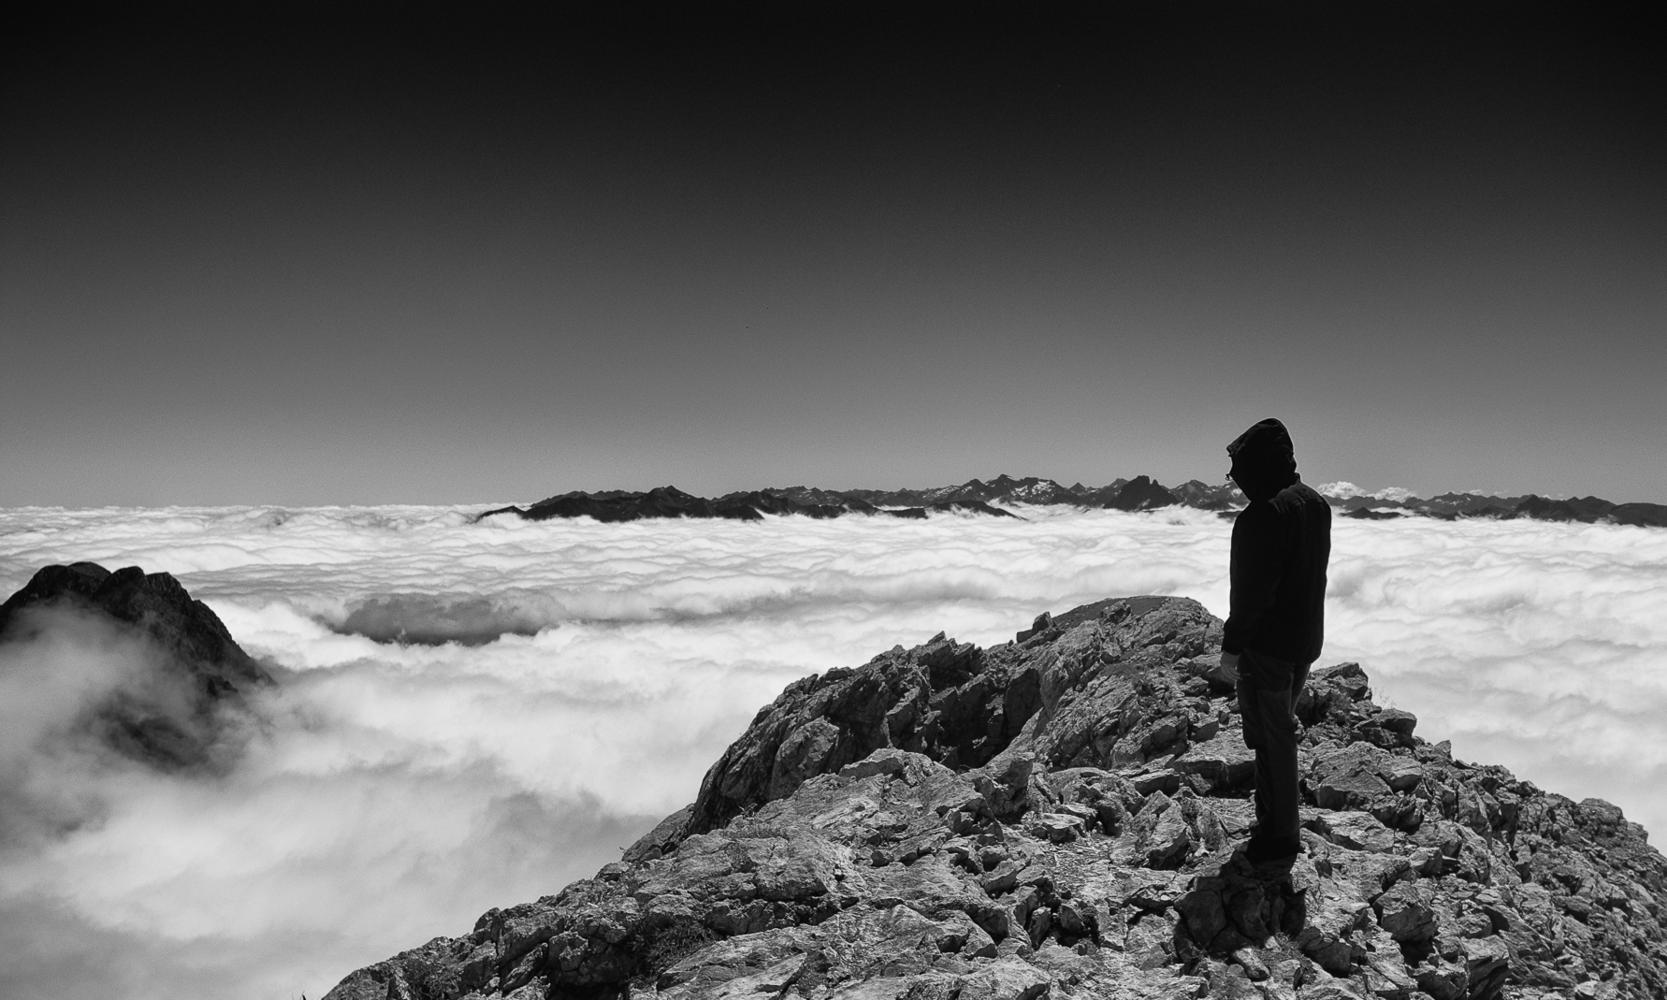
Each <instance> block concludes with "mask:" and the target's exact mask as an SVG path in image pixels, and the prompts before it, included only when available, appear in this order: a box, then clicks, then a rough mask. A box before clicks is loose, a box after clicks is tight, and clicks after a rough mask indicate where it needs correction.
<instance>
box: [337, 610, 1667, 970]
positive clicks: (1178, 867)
mask: <svg viewBox="0 0 1667 1000" xmlns="http://www.w3.org/2000/svg"><path fill="white" fill-rule="evenodd" d="M1219 641H1220V623H1219V622H1218V621H1216V620H1215V619H1213V618H1211V617H1210V616H1209V615H1208V614H1207V613H1205V612H1204V610H1203V609H1202V608H1201V607H1200V606H1198V605H1197V604H1196V603H1194V602H1191V601H1185V600H1178V599H1171V598H1132V599H1127V600H1114V601H1102V602H1099V603H1097V604H1092V605H1087V606H1085V607H1081V608H1076V609H1073V610H1071V611H1068V612H1065V613H1062V614H1058V615H1053V616H1050V617H1049V618H1048V619H1047V620H1046V621H1039V622H1038V623H1037V624H1036V626H1035V631H1033V632H1032V633H1031V634H1029V635H1028V636H1026V637H1025V638H1024V639H1023V641H1020V642H1015V643H1007V644H1004V645H1001V646H995V647H991V648H988V649H976V648H973V647H970V646H966V645H964V644H958V643H955V642H954V641H953V640H949V639H947V638H945V637H943V636H935V637H934V638H933V639H932V640H930V641H928V642H927V643H926V644H925V645H923V646H920V647H916V648H915V649H912V650H904V649H896V650H893V651H891V652H888V653H885V654H882V655H881V656H879V657H876V658H875V659H874V660H873V661H871V662H869V663H868V664H866V665H864V666H862V667H857V668H852V669H844V670H834V671H829V672H828V673H826V674H823V675H820V676H816V677H810V678H806V679H804V680H801V681H798V682H795V683H794V684H792V685H790V686H789V687H788V689H787V690H786V691H784V692H783V693H782V695H781V697H779V698H778V699H777V700H776V701H775V702H774V703H773V704H771V705H769V706H766V707H765V708H764V709H763V710H761V711H760V712H759V714H758V716H757V717H756V718H755V719H754V721H753V723H752V725H751V726H749V727H748V729H747V731H746V732H745V733H743V734H742V735H741V736H740V738H738V739H737V740H736V741H735V743H734V744H733V745H732V746H731V747H730V748H729V750H728V751H726V752H725V754H724V755H723V757H722V758H721V759H720V760H719V761H718V762H717V763H716V764H715V765H714V766H713V768H712V769H711V771H709V772H708V774H707V776H706V779H705V781H704V782H703V783H702V787H701V790H700V796H699V798H697V800H696V801H695V803H693V804H692V805H691V806H690V807H689V808H688V809H686V810H682V811H680V812H679V813H676V814H674V815H673V816H671V817H668V819H667V820H666V821H665V822H663V823H662V824H660V826H659V827H657V828H656V829H655V830H654V831H651V832H650V833H649V834H648V835H647V836H645V837H644V838H643V839H642V840H641V841H639V842H638V843H637V844H636V845H634V846H633V847H632V848H631V849H630V850H629V851H627V852H626V854H625V858H624V861H623V863H619V864H614V865H609V866H606V867H605V868H603V869H602V871H600V872H598V873H597V876H596V877H595V878H593V879H585V880H581V881H579V882H576V883H574V884H573V885H570V886H568V887H566V888H565V889H563V890H562V891H561V892H560V893H559V894H557V895H555V896H546V897H544V898H542V899H539V900H537V901H536V902H533V903H523V904H519V905H517V906H512V907H508V908H506V909H501V910H492V911H489V912H488V913H487V914H486V915H485V916H483V917H482V918H481V920H480V921H479V922H477V923H476V925H475V928H474V930H473V931H471V932H469V933H467V934H464V935H463V936H461V937H457V938H437V939H435V940H434V941H431V942H429V943H428V944H426V945H423V946H422V947H420V948H416V949H413V950H411V951H407V952H404V953H401V954H400V955H396V956H394V957H393V958H390V959H388V960H386V961H384V962H380V963H378V964H376V965H373V966H370V967H369V968H367V969H362V970H359V971H358V972H355V973H353V974H352V975H350V976H348V977H347V978H346V979H344V980H343V981H342V982H341V983H340V984H339V985H338V986H337V987H336V988H335V989H334V990H332V991H331V992H330V994H329V995H328V997H327V1000H387V998H389V997H394V998H403V997H421V998H423V1000H462V998H467V1000H485V998H516V1000H530V998H531V997H539V998H551V997H579V996H583V997H587V998H613V1000H623V998H625V997H627V996H629V997H632V998H638V1000H641V998H647V997H666V998H673V997H675V998H680V1000H681V998H689V1000H694V998H715V997H748V998H756V997H761V996H769V997H802V998H806V1000H834V998H849V1000H857V998H873V1000H903V998H908V1000H934V998H942V1000H951V998H958V1000H971V998H990V1000H997V998H1000V1000H1012V998H1020V1000H1023V998H1037V997H1043V996H1048V997H1057V998H1066V997H1085V998H1086V997H1095V998H1106V1000H1171V998H1173V1000H1180V998H1182V997H1187V998H1192V997H1197V996H1201V995H1210V996H1216V997H1229V998H1231V997H1243V998H1246V1000H1251V998H1256V1000H1268V998H1274V1000H1313V998H1331V1000H1343V998H1353V1000H1377V998H1384V1000H1424V998H1426V997H1428V998H1434V1000H1458V998H1461V997H1463V998H1466V1000H1492V998H1496V997H1506V996H1512V997H1521V998H1523V1000H1538V998H1542V997H1553V996H1555V997H1565V996H1583V997H1603V998H1606V1000H1607V998H1610V997H1614V998H1618V1000H1646V998H1651V1000H1653V998H1656V997H1660V996H1663V995H1667V952H1664V950H1663V948H1662V945H1661V942H1662V941H1663V940H1667V935H1664V933H1663V928H1662V926H1661V919H1662V916H1663V912H1662V903H1661V900H1662V899H1663V898H1667V861H1664V860H1663V859H1662V857H1661V855H1660V854H1659V853H1657V852H1655V851H1654V850H1653V849H1651V848H1650V847H1649V846H1648V844H1647V843H1646V842H1645V840H1644V836H1643V832H1642V831H1641V830H1639V829H1638V828H1637V827H1636V825H1634V824H1630V823H1628V822H1627V821H1626V819H1625V818H1624V817H1623V816H1622V815H1621V814H1620V812H1619V810H1617V809H1615V808H1614V807H1613V806H1611V805H1609V804H1607V803H1603V802H1598V801H1596V800H1588V801H1586V802H1581V803H1575V802H1572V801H1570V800H1568V799H1565V798H1562V797H1560V796H1555V795H1550V794H1547V793H1545V792H1542V791H1541V790H1539V789H1537V788H1535V787H1534V786H1532V785H1530V784H1528V783H1526V782H1520V781H1517V780H1516V779H1515V778H1514V777H1512V776H1511V775H1510V774H1509V773H1508V772H1506V771H1504V770H1503V769H1500V768H1482V767H1474V766H1470V765H1464V764H1460V763H1458V762H1455V761H1453V760H1452V757H1451V753H1450V752H1449V751H1448V750H1447V749H1446V748H1445V747H1442V746H1439V745H1431V744H1428V743H1425V742H1423V741H1422V740H1421V739H1419V738H1417V737H1415V736H1413V735H1412V726H1411V720H1410V717H1403V716H1404V713H1401V714H1397V713H1395V712H1393V711H1392V710H1385V709H1380V708H1379V707H1378V706H1376V705H1374V704H1372V702H1371V698H1370V687H1369V685H1368V682H1367V678H1366V675H1365V673H1364V671H1362V670H1361V669H1360V667H1359V666H1357V665H1354V664H1343V665H1340V666H1337V667H1332V668H1327V669H1321V670H1317V671H1315V672H1314V675H1313V682H1312V683H1311V685H1310V686H1309V689H1308V691H1307V692H1306V693H1305V695H1304V696H1303V699H1302V701H1301V703H1300V704H1299V708H1298V712H1299V715H1300V716H1301V717H1302V718H1303V719H1304V722H1305V724H1306V727H1307V728H1306V732H1305V734H1304V736H1303V743H1302V747H1301V754H1302V757H1303V760H1304V761H1305V762H1306V764H1305V769H1304V775H1305V782H1304V786H1303V787H1304V796H1305V798H1304V801H1303V803H1302V810H1301V811H1302V821H1303V825H1304V832H1303V844H1304V850H1303V853H1302V854H1301V855H1299V857H1298V858H1297V860H1296V862H1295V863H1294V864H1293V865H1292V866H1291V867H1290V869H1289V870H1288V871H1266V870H1259V869H1255V868H1252V867H1251V866H1250V865H1248V863H1246V862H1245V860H1244V858H1243V847H1244V843H1245V840H1246V838H1247V837H1248V834H1249V826H1250V820H1251V816H1252V809H1251V805H1250V801H1249V798H1248V796H1249V794H1250V787H1249V786H1250V780H1249V779H1247V770H1248V768H1249V766H1250V763H1249V762H1250V761H1251V759H1252V758H1251V757H1250V755H1249V754H1248V753H1247V752H1244V751H1243V750H1242V749H1241V748H1242V746H1243V742H1242V727H1241V726H1240V724H1239V720H1238V716H1237V711H1236V706H1235V704H1234V702H1233V700H1232V697H1231V695H1230V694H1229V693H1228V692H1227V691H1225V690H1222V685H1220V684H1219V683H1216V682H1215V681H1213V680H1211V679H1210V678H1209V677H1208V676H1207V675H1205V674H1204V673H1201V668H1200V663H1202V662H1205V661H1207V660H1208V659H1209V654H1210V653H1211V651H1212V650H1213V649H1214V648H1215V646H1216V645H1217V644H1219Z"/></svg>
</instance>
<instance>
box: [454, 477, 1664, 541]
mask: <svg viewBox="0 0 1667 1000" xmlns="http://www.w3.org/2000/svg"><path fill="white" fill-rule="evenodd" d="M1328 499H1329V500H1330V502H1331V504H1332V506H1334V507H1337V508H1338V509H1339V510H1341V511H1342V512H1343V515H1344V516H1345V517H1354V518H1361V519H1388V518H1395V517H1405V516H1410V515H1419V516H1424V517H1434V518H1440V519H1443V520H1454V519H1457V518H1461V517H1485V518H1499V519H1515V518H1528V519H1532V520H1539V521H1577V522H1581V523H1586V524H1592V523H1598V522H1604V523H1610V524H1624V525H1634V526H1639V527H1657V528H1659V527H1667V506H1664V505H1661V504H1651V503H1624V504H1617V503H1611V502H1610V501H1608V500H1603V499H1600V498H1598V497H1581V498H1578V499H1574V500H1551V499H1547V498H1546V497H1542V496H1537V495H1534V494H1527V495H1524V496H1513V497H1496V496H1483V495H1480V494H1473V493H1443V494H1441V495H1440V496H1436V497H1432V498H1430V499H1428V500H1425V499H1421V498H1419V497H1415V496H1400V497H1384V496H1373V495H1366V494H1353V493H1351V494H1348V495H1333V496H1330V497H1329V498H1328ZM1003 504H1005V505H1009V506H1012V505H1026V504H1029V505H1068V506H1076V507H1086V508H1108V509H1113V510H1127V511H1139V510H1156V509H1160V508H1163V507H1171V506H1176V505H1179V506H1185V507H1194V508H1197V509H1199V510H1213V511H1220V512H1222V513H1223V514H1228V513H1229V512H1230V511H1232V510H1234V509H1236V508H1238V507H1241V506H1243V504H1244V496H1243V495H1242V494H1240V493H1239V491H1238V489H1237V488H1236V487H1234V486H1232V485H1231V484H1228V483H1218V484H1215V485H1211V484H1208V483H1204V482H1200V481H1199V480H1196V479H1192V480H1188V481H1187V482H1185V483H1182V484H1181V485H1179V486H1176V487H1172V488H1171V487H1165V486H1163V485H1161V484H1160V483H1158V482H1156V481H1155V480H1153V479H1151V478H1150V477H1147V476H1136V477H1135V478H1134V479H1117V480H1114V481H1113V482H1111V483H1109V484H1107V485H1105V486H1101V487H1088V486H1084V485H1083V484H1081V483H1074V484H1072V485H1070V486H1061V485H1060V484H1059V483H1057V482H1055V481H1053V480H1052V479H1039V478H1037V477H1035V476H1027V477H1025V478H1023V479H1015V478H1013V477H1012V476H1008V475H1006V474H1003V475H1000V476H997V477H996V478H994V479H992V480H990V481H988V482H985V481H983V480H980V479H969V480H968V481H966V482H965V483H962V484H960V485H958V486H940V487H935V488H931V489H920V490H913V489H911V490H860V489H859V490H829V489H821V488H817V487H810V486H787V487H769V488H766V489H762V490H748V491H745V492H737V493H729V494H726V495H724V496H722V497H719V498H718V499H716V500H710V499H706V498H703V497H697V496H693V495H691V494H689V493H685V492H683V491H682V490H679V489H677V488H676V487H674V486H662V487H658V488H656V489H653V490H649V491H647V492H632V491H625V490H608V491H604V492H599V493H586V492H579V491H574V492H570V493H562V494H560V495H558V496H553V497H549V498H547V499H544V500H540V501H539V502H537V503H535V504H532V505H530V506H527V507H518V506H510V507H498V508H496V509H493V510H488V511H484V512H482V513H480V514H478V515H476V516H475V518H474V520H475V521H477V522H478V521H480V520H481V519H483V518H487V517H492V516H494V515H497V514H516V515H518V516H520V517H522V518H525V519H528V520H534V521H542V520H548V519H550V518H558V517H593V518H595V519H596V520H598V521H634V520H638V519H640V518H645V517H696V518H728V519H732V520H745V521H756V520H759V519H761V518H763V517H764V516H765V515H767V514H799V515H802V516H805V517H816V518H827V517H838V516H840V515H843V514H869V515H876V514H882V515H888V516H892V517H914V518H920V517H925V516H926V515H927V513H928V512H930V511H952V510H953V511H964V512H969V513H976V514H986V515H991V516H996V517H1007V516H1012V514H1011V512H1010V511H1007V510H1006V509H1004V508H1003V507H1002V506H1000V505H1003Z"/></svg>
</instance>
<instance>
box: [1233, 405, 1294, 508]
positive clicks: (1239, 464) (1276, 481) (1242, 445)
mask: <svg viewBox="0 0 1667 1000" xmlns="http://www.w3.org/2000/svg"><path fill="white" fill-rule="evenodd" d="M1227 454H1228V456H1229V457H1230V458H1231V459H1232V460H1233V467H1232V469H1231V470H1230V471H1229V472H1228V475H1230V476H1232V477H1233V481H1234V482H1236V483H1238V484H1239V489H1241V490H1243V491H1244V495H1245V496H1247V497H1249V498H1250V499H1251V500H1269V499H1272V498H1273V495H1274V494H1276V493H1278V492H1279V491H1280V490H1282V489H1284V488H1285V487H1287V486H1289V485H1291V484H1292V483H1294V482H1296V480H1297V458H1296V449H1295V448H1293V447H1292V446H1291V435H1290V432H1289V431H1287V430H1285V425H1284V424H1282V423H1280V422H1279V421H1277V420H1275V419H1273V418H1272V417H1269V418H1268V419H1267V420H1259V421H1257V422H1256V424H1255V425H1254V426H1252V427H1251V428H1250V430H1247V431H1245V432H1244V433H1243V434H1240V435H1239V436H1238V437H1237V438H1234V439H1233V443H1232V444H1230V445H1228V446H1227Z"/></svg>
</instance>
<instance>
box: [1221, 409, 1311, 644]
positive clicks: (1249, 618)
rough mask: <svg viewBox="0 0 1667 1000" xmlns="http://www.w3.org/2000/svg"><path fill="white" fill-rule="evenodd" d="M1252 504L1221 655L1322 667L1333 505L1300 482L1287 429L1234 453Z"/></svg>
mask: <svg viewBox="0 0 1667 1000" xmlns="http://www.w3.org/2000/svg"><path fill="white" fill-rule="evenodd" d="M1227 453H1228V454H1229V455H1230V456H1232V459H1233V469H1232V472H1231V473H1230V475H1232V477H1233V479H1234V481H1235V482H1237V483H1238V484H1239V488H1240V489H1241V490H1243V491H1244V494H1245V496H1246V497H1247V498H1248V499H1249V500H1250V504H1249V505H1248V506H1246V507H1245V509H1244V510H1242V511H1240V512H1239V516H1238V517H1237V518H1236V519H1234V521H1233V556H1232V587H1233V589H1232V598H1231V608H1230V610H1229V613H1228V616H1227V627H1226V630H1225V632H1224V633H1223V635H1222V640H1221V649H1222V652H1226V653H1237V652H1241V651H1243V650H1245V649H1252V650H1255V651H1256V652H1259V653H1265V654H1267V655H1268V656H1274V657H1278V658H1279V659H1282V660H1287V661H1289V662H1292V663H1312V662H1313V661H1315V660H1317V659H1319V656H1320V646H1321V644H1322V643H1323V642H1324V639H1325V586H1326V565H1327V563H1328V562H1329V561H1330V559H1331V505H1330V504H1328V503H1327V502H1326V500H1325V498H1324V497H1322V496H1320V495H1319V494H1318V493H1316V492H1314V490H1313V489H1312V488H1311V487H1309V486H1308V484H1307V483H1304V482H1303V481H1302V480H1301V479H1300V478H1299V477H1298V476H1297V463H1296V456H1295V452H1294V451H1293V449H1292V447H1291V436H1290V434H1289V433H1287V432H1286V430H1285V425H1284V424H1281V423H1280V422H1279V421H1277V420H1263V421H1261V422H1260V423H1258V424H1256V425H1255V426H1254V427H1252V428H1250V430H1248V431H1245V432H1244V433H1243V434H1241V435H1240V436H1239V437H1238V439H1237V440H1235V441H1234V442H1233V443H1232V444H1230V445H1228V446H1227Z"/></svg>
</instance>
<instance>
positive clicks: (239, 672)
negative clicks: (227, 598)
mask: <svg viewBox="0 0 1667 1000" xmlns="http://www.w3.org/2000/svg"><path fill="white" fill-rule="evenodd" d="M54 610H56V611H62V612H68V613H71V614H73V615H78V616H82V617H84V618H87V619H91V620H95V621H98V622H101V623H103V624H106V625H108V626H111V627H113V628H115V629H117V630H118V631H119V632H120V633H122V634H125V635H127V636H129V637H131V638H132V639H133V640H135V641H136V642H137V643H139V644H141V648H143V650H144V651H145V653H146V654H147V655H146V656H145V657H144V659H145V660H146V661H147V662H146V663H144V664H142V665H141V664H135V668H134V670H133V672H132V674H131V675H130V676H128V677H124V678H119V679H116V680H115V681H114V683H113V685H112V688H111V690H110V691H108V692H106V693H105V695H104V697H103V699H102V700H101V701H100V702H99V703H98V704H96V705H93V706H91V707H90V710H89V711H88V712H87V714H86V715H85V717H84V718H83V719H81V720H80V725H79V729H80V730H81V732H82V733H83V734H84V735H87V736H91V737H92V738H94V739H95V740H97V741H98V742H99V743H101V744H103V745H104V746H105V747H107V748H109V749H112V750H115V751H116V752H117V753H120V754H121V755H123V756H125V757H128V758H130V759H133V760H137V761H139V762H141V763H144V764H147V765H150V766H152V767H155V768H158V769H161V770H182V769H190V768H198V767H215V766H218V765H221V764H223V763H225V762H226V761H225V758H226V757H228V756H229V755H230V754H232V753H233V752H234V749H235V748H234V746H233V745H232V744H231V743H229V742H228V741H227V739H226V737H227V732H228V726H227V722H228V720H229V716H230V715H231V714H233V713H236V712H238V711H241V710H242V709H243V708H244V699H245V697H246V696H247V695H248V694H249V692H250V691H252V690H253V689H254V688H256V687H258V686H261V685H265V684H270V683H271V682H272V677H271V675H270V674H268V673H267V672H266V670H265V669H264V668H263V667H261V665H260V664H259V663H257V662H255V660H254V658H253V657H251V656H250V655H249V654H248V653H246V652H244V651H243V647H241V646H239V645H238V644H237V640H235V639H233V638H232V636H231V633H230V632H229V631H227V629H226V626H225V624H224V623H222V622H221V621H220V617H219V616H218V615H216V614H215V613H214V611H213V610H212V609H211V608H209V606H208V605H206V604H204V603H203V602H202V601H199V600H196V599H194V598H193V597H192V596H191V595H190V594H189V593H188V592H187V591H186V589H185V588H184V587H183V586H181V585H180V583H179V581H178V580H176V579H174V577H173V576H172V575H170V574H168V573H146V572H145V571H144V570H143V569H140V568H139V567H138V566H128V567H125V568H123V569H119V570H116V571H115V572H111V571H110V570H108V569H105V568H104V567H103V566H100V565H98V564H97V563H91V562H78V563H73V564H71V565H68V566H47V567H44V568H42V569H41V570H40V571H39V572H37V573H36V574H35V575H34V576H33V577H32V578H31V579H30V580H29V582H28V583H27V584H24V586H23V587H22V588H21V589H20V590H18V591H17V592H16V593H14V594H12V596H11V597H9V598H7V599H6V602H5V603H4V604H0V642H8V643H9V642H24V641H28V640H30V639H33V638H36V637H38V636H39V635H40V633H41V632H43V631H44V630H47V629H64V628H71V627H73V626H71V625H69V624H67V623H66V621H65V620H64V619H62V618H49V617H46V613H47V612H50V611H54Z"/></svg>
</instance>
